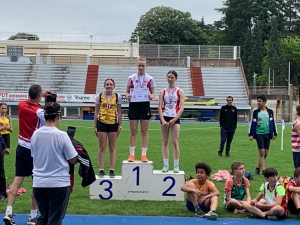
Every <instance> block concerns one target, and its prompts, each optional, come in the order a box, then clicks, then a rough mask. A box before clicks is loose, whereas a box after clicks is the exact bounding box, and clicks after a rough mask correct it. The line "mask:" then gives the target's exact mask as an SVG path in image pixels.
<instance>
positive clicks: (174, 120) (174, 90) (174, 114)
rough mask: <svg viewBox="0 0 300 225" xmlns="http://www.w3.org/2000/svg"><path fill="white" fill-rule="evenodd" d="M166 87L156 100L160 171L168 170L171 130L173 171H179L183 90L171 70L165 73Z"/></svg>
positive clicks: (174, 72)
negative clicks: (160, 138) (158, 120)
mask: <svg viewBox="0 0 300 225" xmlns="http://www.w3.org/2000/svg"><path fill="white" fill-rule="evenodd" d="M167 80H168V83H169V85H168V87H167V88H164V89H163V90H161V91H160V94H159V100H158V113H159V117H160V121H161V132H162V137H163V143H162V155H163V161H164V167H163V169H162V172H168V171H169V133H170V131H171V137H172V146H173V158H174V173H179V145H178V138H179V132H180V116H181V114H182V112H183V110H184V93H183V90H182V89H180V88H179V87H176V86H175V81H176V80H177V72H176V71H174V70H171V71H169V72H168V74H167Z"/></svg>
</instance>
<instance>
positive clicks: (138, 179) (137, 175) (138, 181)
mask: <svg viewBox="0 0 300 225" xmlns="http://www.w3.org/2000/svg"><path fill="white" fill-rule="evenodd" d="M132 171H133V172H134V171H136V186H140V167H139V166H136V167H134V168H133V170H132Z"/></svg>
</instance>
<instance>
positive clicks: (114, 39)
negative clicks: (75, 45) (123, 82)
mask: <svg viewBox="0 0 300 225" xmlns="http://www.w3.org/2000/svg"><path fill="white" fill-rule="evenodd" d="M17 33H19V32H12V31H0V41H4V40H8V39H9V37H11V36H12V35H16V34H17ZM20 33H22V32H20ZM24 33H28V34H31V36H30V35H28V36H26V37H24V36H22V37H20V39H23V38H30V40H33V41H34V40H35V39H36V36H38V37H39V40H40V41H47V42H50V41H51V42H88V43H89V42H93V43H97V42H99V43H122V42H129V39H130V36H131V35H130V34H92V33H91V34H86V33H54V32H24ZM35 35H36V36H35ZM133 42H135V43H137V42H138V40H135V41H133Z"/></svg>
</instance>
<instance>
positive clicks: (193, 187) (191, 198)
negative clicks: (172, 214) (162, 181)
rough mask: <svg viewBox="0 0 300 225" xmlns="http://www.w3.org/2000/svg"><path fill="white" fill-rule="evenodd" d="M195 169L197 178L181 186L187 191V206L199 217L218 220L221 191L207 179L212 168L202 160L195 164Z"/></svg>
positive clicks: (182, 189)
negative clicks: (217, 211)
mask: <svg viewBox="0 0 300 225" xmlns="http://www.w3.org/2000/svg"><path fill="white" fill-rule="evenodd" d="M195 169H196V174H197V178H196V179H191V180H189V181H187V182H186V183H185V184H184V185H183V186H182V187H181V191H183V192H186V193H187V199H186V207H187V209H188V210H189V211H192V212H195V215H196V216H198V217H201V218H203V217H206V218H207V219H211V220H216V219H217V218H218V214H217V213H216V209H217V207H218V197H219V191H218V189H217V188H216V186H215V184H214V183H213V182H211V181H209V180H207V178H208V177H209V175H210V173H211V168H210V166H209V165H207V164H206V163H203V162H200V163H197V164H196V165H195Z"/></svg>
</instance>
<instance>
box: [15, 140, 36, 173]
mask: <svg viewBox="0 0 300 225" xmlns="http://www.w3.org/2000/svg"><path fill="white" fill-rule="evenodd" d="M32 170H33V159H32V157H31V150H30V149H28V148H24V147H22V146H20V145H18V147H17V150H16V174H15V176H16V177H28V176H31V175H32Z"/></svg>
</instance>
